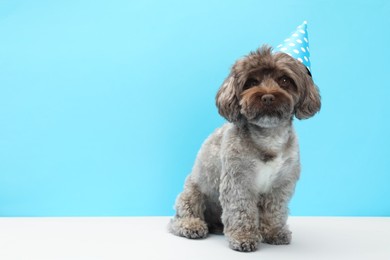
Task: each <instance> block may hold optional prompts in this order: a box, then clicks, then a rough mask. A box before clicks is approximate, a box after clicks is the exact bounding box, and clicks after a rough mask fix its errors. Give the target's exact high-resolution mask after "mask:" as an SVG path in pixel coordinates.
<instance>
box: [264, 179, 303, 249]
mask: <svg viewBox="0 0 390 260" xmlns="http://www.w3.org/2000/svg"><path fill="white" fill-rule="evenodd" d="M294 186H295V185H294V184H290V185H286V186H283V187H281V188H278V189H275V190H273V191H272V192H271V193H269V194H264V195H263V196H262V197H261V199H260V202H259V212H260V233H261V236H262V238H263V242H264V243H268V244H272V245H286V244H290V242H291V231H290V230H289V228H288V226H287V224H286V222H287V218H288V205H287V204H288V202H289V200H290V198H291V196H292V193H293V190H294Z"/></svg>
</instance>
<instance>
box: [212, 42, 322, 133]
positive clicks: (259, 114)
mask: <svg viewBox="0 0 390 260" xmlns="http://www.w3.org/2000/svg"><path fill="white" fill-rule="evenodd" d="M216 102H217V107H218V110H219V113H220V114H221V115H222V116H223V117H225V118H226V119H227V120H229V121H230V122H233V123H235V122H240V121H241V122H242V121H246V122H249V123H252V124H256V125H258V126H261V127H276V126H278V125H280V124H282V123H283V122H285V121H286V120H291V119H292V117H293V116H294V115H295V116H296V117H297V118H298V119H306V118H309V117H311V116H313V115H314V114H315V113H316V112H318V111H319V110H320V107H321V101H320V95H319V92H318V89H317V87H316V86H315V85H314V82H313V80H312V78H311V76H310V75H309V72H308V70H307V68H306V67H305V66H304V65H303V64H302V63H300V62H299V61H297V60H295V59H294V58H292V57H290V56H289V55H287V54H285V53H274V54H273V53H272V52H271V48H270V47H267V46H263V47H262V48H260V49H258V50H257V51H256V52H252V53H250V54H249V55H248V56H246V57H244V58H243V59H241V60H238V61H237V62H236V63H235V64H234V65H233V67H232V70H231V73H230V75H229V76H228V78H227V79H226V80H225V82H224V83H223V84H222V86H221V88H220V90H219V91H218V93H217V97H216Z"/></svg>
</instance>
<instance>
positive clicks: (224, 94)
mask: <svg viewBox="0 0 390 260" xmlns="http://www.w3.org/2000/svg"><path fill="white" fill-rule="evenodd" d="M248 82H249V83H250V86H248V84H249V83H248ZM266 95H268V97H269V96H271V97H272V100H271V101H270V100H268V101H267V100H266V99H265V98H264V97H265V96H266ZM216 104H217V107H218V110H219V113H220V114H221V115H222V116H223V117H225V118H226V119H227V120H228V121H229V123H226V124H224V125H223V126H222V127H221V128H219V129H217V130H216V131H215V132H214V133H213V134H211V135H210V136H209V137H208V138H207V140H206V141H205V142H204V143H203V145H202V147H201V149H200V151H199V153H198V155H197V158H196V161H195V164H194V166H193V169H192V172H191V174H190V175H189V176H188V177H187V179H186V181H185V186H184V190H183V192H182V193H180V194H179V196H178V198H177V201H176V204H175V209H176V216H175V217H174V218H173V219H172V220H171V222H170V224H169V230H170V232H172V233H173V234H175V235H178V236H183V237H187V238H204V237H206V236H207V234H208V232H215V233H221V232H223V233H224V234H225V236H226V237H227V239H228V241H229V245H230V247H231V248H232V249H234V250H238V251H254V250H256V249H257V247H258V243H259V242H260V241H263V242H265V243H270V244H277V245H280V244H289V243H290V241H291V232H290V231H289V229H288V227H287V225H286V222H287V218H288V203H289V201H290V199H291V197H292V195H293V193H294V189H295V184H296V182H297V180H298V178H299V174H300V163H299V147H298V141H297V137H296V134H295V132H294V129H293V126H292V120H293V117H294V115H295V117H297V118H298V119H305V118H309V117H311V116H313V115H314V114H315V113H316V112H318V111H319V110H320V106H321V102H320V95H319V92H318V89H317V87H316V86H315V85H314V83H313V80H312V78H311V76H310V75H309V74H308V73H307V70H306V68H305V67H304V65H302V64H301V63H300V62H298V61H296V60H295V59H293V58H291V57H290V56H288V55H287V54H284V53H275V54H273V53H272V51H271V48H269V47H267V46H264V47H262V48H260V49H258V50H257V51H256V52H251V53H250V54H249V55H248V56H246V57H244V58H243V59H240V60H238V61H237V62H236V63H235V64H234V65H233V67H232V69H231V73H230V75H229V76H228V77H227V79H226V80H225V81H224V83H223V84H222V86H221V88H220V89H219V91H218V93H217V96H216Z"/></svg>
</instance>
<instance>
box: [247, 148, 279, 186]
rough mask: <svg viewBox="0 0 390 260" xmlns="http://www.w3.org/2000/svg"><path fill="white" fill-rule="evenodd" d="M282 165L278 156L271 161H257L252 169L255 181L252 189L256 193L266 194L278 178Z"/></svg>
mask: <svg viewBox="0 0 390 260" xmlns="http://www.w3.org/2000/svg"><path fill="white" fill-rule="evenodd" d="M282 165H283V160H282V157H281V156H280V155H279V156H277V157H275V158H274V159H273V160H271V161H267V162H264V161H261V160H259V161H257V162H256V165H255V167H254V170H255V180H254V188H255V191H256V192H257V193H267V192H269V191H270V190H271V188H272V186H273V185H274V183H275V181H276V180H277V178H278V177H279V173H280V170H281V168H282Z"/></svg>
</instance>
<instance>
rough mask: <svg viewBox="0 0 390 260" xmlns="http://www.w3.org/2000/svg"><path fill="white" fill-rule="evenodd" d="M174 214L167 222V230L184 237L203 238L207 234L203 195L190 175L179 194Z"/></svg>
mask: <svg viewBox="0 0 390 260" xmlns="http://www.w3.org/2000/svg"><path fill="white" fill-rule="evenodd" d="M175 208H176V215H175V217H174V218H173V219H172V220H171V222H170V223H169V231H170V232H171V233H173V234H175V235H177V236H182V237H186V238H204V237H206V236H207V234H208V228H207V224H206V222H205V220H204V211H205V203H204V195H203V194H202V193H201V192H200V190H199V188H198V186H197V185H196V184H195V183H193V182H192V180H191V176H189V177H188V178H187V180H186V183H185V186H184V190H183V192H182V193H180V194H179V196H178V198H177V200H176V204H175Z"/></svg>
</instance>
